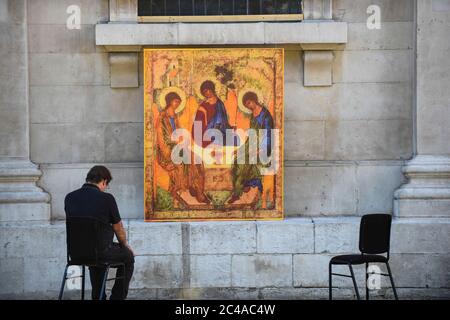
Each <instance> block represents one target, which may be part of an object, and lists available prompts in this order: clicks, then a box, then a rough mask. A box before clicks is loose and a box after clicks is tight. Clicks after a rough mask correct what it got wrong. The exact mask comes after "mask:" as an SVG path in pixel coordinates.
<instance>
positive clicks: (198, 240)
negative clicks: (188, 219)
mask: <svg viewBox="0 0 450 320" xmlns="http://www.w3.org/2000/svg"><path fill="white" fill-rule="evenodd" d="M190 252H191V254H237V253H254V252H256V225H255V223H254V222H252V221H248V222H247V221H243V222H209V223H202V222H195V223H191V224H190Z"/></svg>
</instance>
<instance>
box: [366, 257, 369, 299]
mask: <svg viewBox="0 0 450 320" xmlns="http://www.w3.org/2000/svg"><path fill="white" fill-rule="evenodd" d="M368 269H369V263H367V262H366V300H369V274H368V273H367V271H368Z"/></svg>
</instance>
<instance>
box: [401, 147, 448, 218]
mask: <svg viewBox="0 0 450 320" xmlns="http://www.w3.org/2000/svg"><path fill="white" fill-rule="evenodd" d="M402 171H403V174H404V175H405V176H406V177H407V178H408V180H409V181H408V183H406V184H404V185H403V186H401V187H400V188H399V189H398V190H396V191H395V193H394V214H395V215H396V216H398V217H450V156H434V155H418V156H416V157H415V158H414V159H412V160H411V161H409V162H408V163H407V164H406V165H405V167H404V168H403V170H402Z"/></svg>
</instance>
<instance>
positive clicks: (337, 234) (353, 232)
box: [313, 217, 361, 254]
mask: <svg viewBox="0 0 450 320" xmlns="http://www.w3.org/2000/svg"><path fill="white" fill-rule="evenodd" d="M360 221H361V219H360V218H359V217H358V218H356V217H355V218H353V217H346V218H313V223H314V227H315V229H314V232H315V233H314V234H315V251H314V252H316V253H333V254H334V253H357V252H359V250H358V239H359V224H360Z"/></svg>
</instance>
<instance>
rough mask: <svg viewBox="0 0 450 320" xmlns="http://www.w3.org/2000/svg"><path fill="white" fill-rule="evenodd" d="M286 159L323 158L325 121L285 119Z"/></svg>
mask: <svg viewBox="0 0 450 320" xmlns="http://www.w3.org/2000/svg"><path fill="white" fill-rule="evenodd" d="M284 128H285V159H286V160H321V159H323V158H324V152H325V150H324V149H325V121H285V123H284Z"/></svg>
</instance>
